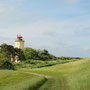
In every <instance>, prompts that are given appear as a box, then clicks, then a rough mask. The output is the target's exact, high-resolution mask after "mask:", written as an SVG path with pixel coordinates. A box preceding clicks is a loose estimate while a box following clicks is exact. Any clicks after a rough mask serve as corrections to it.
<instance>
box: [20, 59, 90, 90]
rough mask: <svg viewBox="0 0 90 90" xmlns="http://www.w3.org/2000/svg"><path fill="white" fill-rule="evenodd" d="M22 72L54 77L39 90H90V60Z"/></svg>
mask: <svg viewBox="0 0 90 90" xmlns="http://www.w3.org/2000/svg"><path fill="white" fill-rule="evenodd" d="M22 71H28V72H35V73H41V74H44V75H49V76H52V78H50V79H48V80H47V82H46V83H45V84H43V85H42V86H41V88H39V90H90V60H89V59H87V60H80V61H76V62H71V63H67V64H62V65H55V66H52V67H44V68H37V69H23V70H22Z"/></svg>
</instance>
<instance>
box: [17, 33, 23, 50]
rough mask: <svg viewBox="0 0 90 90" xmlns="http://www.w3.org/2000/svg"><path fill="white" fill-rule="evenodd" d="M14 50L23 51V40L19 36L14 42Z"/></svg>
mask: <svg viewBox="0 0 90 90" xmlns="http://www.w3.org/2000/svg"><path fill="white" fill-rule="evenodd" d="M15 48H20V49H22V50H24V40H23V37H22V36H21V35H19V34H18V35H17V39H16V40H15Z"/></svg>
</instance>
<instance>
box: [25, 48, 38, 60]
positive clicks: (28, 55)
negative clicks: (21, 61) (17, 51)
mask: <svg viewBox="0 0 90 90" xmlns="http://www.w3.org/2000/svg"><path fill="white" fill-rule="evenodd" d="M24 55H25V59H26V60H27V59H37V57H38V53H37V51H36V50H35V49H33V48H25V51H24Z"/></svg>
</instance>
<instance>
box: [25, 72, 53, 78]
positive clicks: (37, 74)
mask: <svg viewBox="0 0 90 90" xmlns="http://www.w3.org/2000/svg"><path fill="white" fill-rule="evenodd" d="M24 73H28V74H32V75H36V76H43V77H45V78H47V79H48V78H53V77H52V76H45V75H43V74H39V73H32V72H24Z"/></svg>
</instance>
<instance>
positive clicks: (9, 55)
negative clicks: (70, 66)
mask: <svg viewBox="0 0 90 90" xmlns="http://www.w3.org/2000/svg"><path fill="white" fill-rule="evenodd" d="M16 56H18V60H19V61H21V62H22V61H28V60H42V61H50V60H58V59H61V60H69V59H80V58H78V57H75V58H73V57H56V56H54V55H52V54H50V53H49V52H48V51H47V50H46V49H44V50H40V49H39V50H36V49H33V48H30V47H27V48H25V50H24V51H23V50H21V49H19V48H14V47H13V46H12V45H7V44H5V43H4V44H2V45H0V68H9V69H10V68H11V69H12V68H14V67H13V63H14V62H15V57H16ZM11 60H12V61H11Z"/></svg>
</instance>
